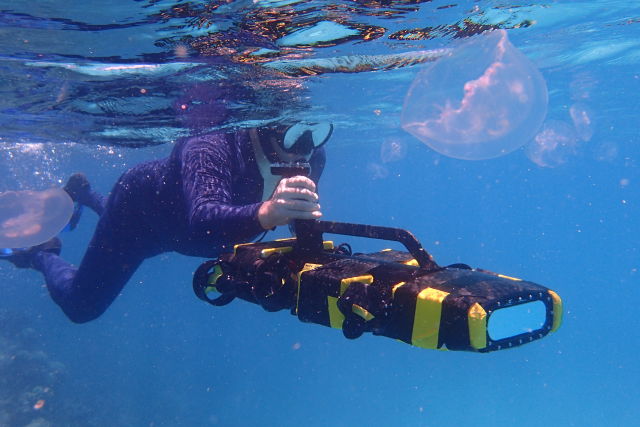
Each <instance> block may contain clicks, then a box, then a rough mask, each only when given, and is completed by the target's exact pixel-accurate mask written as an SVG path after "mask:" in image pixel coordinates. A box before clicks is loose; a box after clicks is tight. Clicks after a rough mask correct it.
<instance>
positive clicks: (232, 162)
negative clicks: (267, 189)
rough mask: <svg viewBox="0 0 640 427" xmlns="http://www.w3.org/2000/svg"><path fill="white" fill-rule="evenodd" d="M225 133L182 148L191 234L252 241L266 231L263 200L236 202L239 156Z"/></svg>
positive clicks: (206, 137) (226, 241)
mask: <svg viewBox="0 0 640 427" xmlns="http://www.w3.org/2000/svg"><path fill="white" fill-rule="evenodd" d="M227 138H228V137H227V136H226V135H225V134H222V133H220V134H211V135H206V136H203V137H198V138H194V139H192V140H191V141H189V142H187V144H185V147H184V149H183V151H182V165H181V168H182V183H183V184H182V185H183V192H184V196H185V202H186V205H187V214H188V221H189V233H190V235H192V236H199V237H200V238H202V237H204V236H211V237H212V239H213V240H215V241H217V242H219V243H222V244H227V243H228V244H234V243H241V242H246V241H249V240H252V239H253V238H255V236H257V235H258V234H259V233H261V232H262V231H264V230H263V229H262V227H261V226H260V222H259V221H258V209H259V208H260V203H254V204H249V205H244V206H236V205H233V185H232V184H233V173H234V172H235V173H240V171H239V167H238V164H239V159H237V156H238V155H239V154H238V153H236V152H235V151H234V150H233V147H232V146H231V143H230V142H229V141H228V139H227Z"/></svg>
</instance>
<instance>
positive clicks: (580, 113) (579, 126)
mask: <svg viewBox="0 0 640 427" xmlns="http://www.w3.org/2000/svg"><path fill="white" fill-rule="evenodd" d="M569 115H570V116H571V120H572V121H573V127H574V128H575V130H576V135H577V136H578V138H580V139H581V140H583V141H590V140H591V137H592V136H593V112H592V111H591V109H590V108H589V107H588V106H587V105H586V104H583V103H581V102H576V103H575V104H573V105H572V106H571V107H570V108H569Z"/></svg>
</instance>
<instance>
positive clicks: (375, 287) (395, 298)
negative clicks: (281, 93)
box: [193, 220, 562, 353]
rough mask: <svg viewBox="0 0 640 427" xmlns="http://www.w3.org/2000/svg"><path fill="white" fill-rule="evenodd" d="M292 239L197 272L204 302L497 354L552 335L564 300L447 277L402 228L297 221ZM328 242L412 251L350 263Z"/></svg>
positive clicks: (468, 272)
mask: <svg viewBox="0 0 640 427" xmlns="http://www.w3.org/2000/svg"><path fill="white" fill-rule="evenodd" d="M295 225H296V227H295V228H296V237H292V238H287V239H280V240H275V241H270V242H258V243H246V244H239V245H236V246H235V247H234V250H233V252H232V253H226V254H222V255H221V256H220V257H219V258H217V259H214V260H209V261H206V262H204V263H203V264H202V265H201V266H200V267H199V268H198V269H197V271H196V272H195V274H194V279H193V289H194V292H195V294H196V295H197V297H198V298H200V299H202V300H203V301H206V302H207V303H209V304H212V305H214V306H222V305H226V304H228V303H230V302H231V301H233V300H235V299H237V298H238V299H242V300H245V301H248V302H251V303H254V304H258V305H260V306H262V307H263V308H264V309H265V310H267V311H278V310H290V312H291V314H293V315H294V316H297V317H298V319H299V320H301V321H303V322H310V323H316V324H319V325H323V326H327V327H331V328H335V329H340V330H342V332H343V334H344V336H345V337H346V338H349V339H355V338H358V337H360V336H361V335H362V334H364V333H371V334H373V335H380V336H385V337H389V338H394V339H396V340H399V341H403V342H405V343H407V344H411V345H413V346H416V347H421V348H427V349H440V350H459V351H471V352H480V353H485V352H491V351H496V350H503V349H509V348H514V347H518V346H520V345H523V344H526V343H529V342H532V341H535V340H538V339H540V338H543V337H544V336H546V335H547V334H549V333H550V332H554V331H556V330H557V329H558V328H559V327H560V324H561V321H562V300H561V299H560V296H559V295H558V294H557V293H556V292H554V291H552V290H550V289H548V288H546V287H544V286H541V285H538V284H536V283H533V282H529V281H526V280H521V279H518V278H514V277H510V276H506V275H502V274H497V273H493V272H490V271H486V270H482V269H479V268H471V267H469V266H467V265H465V264H453V265H449V266H446V267H441V266H439V265H438V264H436V262H435V261H434V260H433V257H432V256H431V255H430V254H429V253H427V251H426V250H425V249H424V248H423V247H422V245H421V244H420V243H419V242H418V241H417V240H416V238H415V237H414V236H413V235H412V234H411V233H410V232H408V231H406V230H404V229H399V228H390V227H381V226H371V225H363V224H350V223H343V222H330V221H319V220H298V221H296V224H295ZM324 233H329V234H339V235H350V236H357V237H365V238H371V239H381V240H387V241H396V242H399V243H401V244H403V245H404V247H405V248H406V249H407V251H397V250H389V249H386V250H381V251H379V252H374V253H366V254H363V253H353V252H352V250H351V247H350V246H349V245H348V244H341V245H338V246H334V244H333V242H332V241H327V240H324Z"/></svg>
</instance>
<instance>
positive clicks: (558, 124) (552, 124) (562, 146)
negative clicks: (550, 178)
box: [525, 120, 578, 168]
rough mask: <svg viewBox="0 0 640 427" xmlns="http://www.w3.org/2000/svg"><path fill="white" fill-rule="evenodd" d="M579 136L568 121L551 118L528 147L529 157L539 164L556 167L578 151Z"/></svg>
mask: <svg viewBox="0 0 640 427" xmlns="http://www.w3.org/2000/svg"><path fill="white" fill-rule="evenodd" d="M577 143H578V137H577V135H576V132H575V130H574V129H573V127H571V125H569V124H568V123H565V122H562V121H559V120H549V121H548V122H546V123H545V124H544V126H543V127H542V130H541V131H540V133H538V134H537V135H536V137H535V138H534V139H533V141H531V143H530V144H529V145H528V146H527V148H526V150H525V151H526V153H527V157H529V159H530V160H531V161H532V162H534V163H535V164H537V165H538V166H542V167H548V168H554V167H556V166H560V165H562V164H564V163H566V162H567V160H568V159H569V158H570V157H571V156H573V155H575V154H576V152H577V150H576V149H577Z"/></svg>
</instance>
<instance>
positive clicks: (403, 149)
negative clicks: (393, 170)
mask: <svg viewBox="0 0 640 427" xmlns="http://www.w3.org/2000/svg"><path fill="white" fill-rule="evenodd" d="M406 155H407V143H406V142H404V141H402V140H401V139H398V138H387V139H385V140H384V141H383V142H382V145H381V146H380V160H382V163H389V162H397V161H398V160H402V159H404V157H405V156H406Z"/></svg>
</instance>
